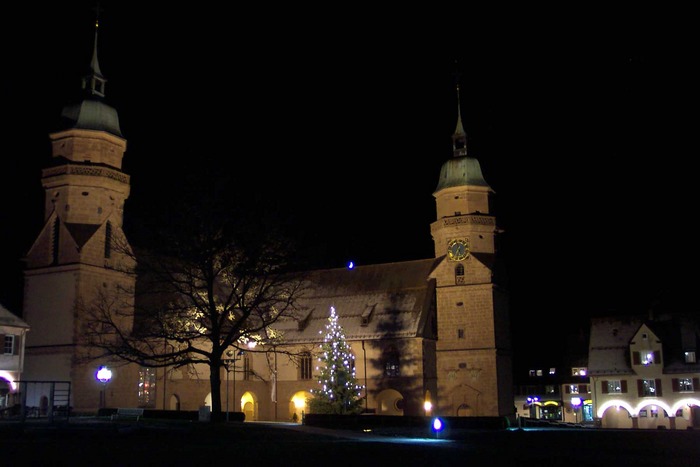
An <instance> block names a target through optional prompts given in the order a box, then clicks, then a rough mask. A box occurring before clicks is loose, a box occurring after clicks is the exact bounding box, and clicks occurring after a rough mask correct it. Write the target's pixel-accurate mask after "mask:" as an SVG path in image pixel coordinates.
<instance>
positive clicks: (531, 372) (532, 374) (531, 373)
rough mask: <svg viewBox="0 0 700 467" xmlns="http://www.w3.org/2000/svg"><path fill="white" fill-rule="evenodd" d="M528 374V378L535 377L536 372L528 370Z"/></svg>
mask: <svg viewBox="0 0 700 467" xmlns="http://www.w3.org/2000/svg"><path fill="white" fill-rule="evenodd" d="M528 374H529V375H530V376H537V371H536V370H530V371H529V372H528Z"/></svg>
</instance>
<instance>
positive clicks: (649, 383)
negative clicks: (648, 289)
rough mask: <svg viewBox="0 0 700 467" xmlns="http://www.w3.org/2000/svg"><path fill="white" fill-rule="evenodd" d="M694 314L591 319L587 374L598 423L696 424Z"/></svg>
mask: <svg viewBox="0 0 700 467" xmlns="http://www.w3.org/2000/svg"><path fill="white" fill-rule="evenodd" d="M698 342H700V327H699V323H698V319H697V316H693V315H684V314H664V315H659V316H653V315H650V316H648V317H638V316H621V317H606V318H596V319H593V320H592V323H591V339H590V346H589V376H590V380H591V394H592V399H593V408H594V410H595V417H596V418H597V419H598V420H599V422H600V425H601V426H602V427H603V428H640V429H658V428H667V429H672V430H684V429H688V428H700V364H699V363H698V361H697V351H698Z"/></svg>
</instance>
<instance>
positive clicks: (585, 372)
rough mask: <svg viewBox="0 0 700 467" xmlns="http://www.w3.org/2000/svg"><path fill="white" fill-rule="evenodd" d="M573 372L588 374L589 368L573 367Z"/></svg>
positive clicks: (579, 374)
mask: <svg viewBox="0 0 700 467" xmlns="http://www.w3.org/2000/svg"><path fill="white" fill-rule="evenodd" d="M571 374H572V375H573V376H586V375H587V374H588V368H585V367H579V368H572V369H571Z"/></svg>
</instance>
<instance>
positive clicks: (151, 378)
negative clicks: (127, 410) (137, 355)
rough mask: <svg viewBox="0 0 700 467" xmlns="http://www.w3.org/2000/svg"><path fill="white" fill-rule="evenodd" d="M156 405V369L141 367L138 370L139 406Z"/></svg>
mask: <svg viewBox="0 0 700 467" xmlns="http://www.w3.org/2000/svg"><path fill="white" fill-rule="evenodd" d="M155 406H156V370H155V368H141V369H140V370H139V407H155Z"/></svg>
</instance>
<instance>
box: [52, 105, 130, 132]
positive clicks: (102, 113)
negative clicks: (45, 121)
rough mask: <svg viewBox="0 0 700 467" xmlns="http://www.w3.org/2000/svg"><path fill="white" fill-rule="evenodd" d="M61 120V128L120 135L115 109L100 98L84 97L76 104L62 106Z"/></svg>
mask: <svg viewBox="0 0 700 467" xmlns="http://www.w3.org/2000/svg"><path fill="white" fill-rule="evenodd" d="M61 120H62V124H61V129H64V130H67V129H72V128H77V129H80V130H97V131H106V132H108V133H111V134H113V135H115V136H119V137H121V136H122V132H121V129H120V127H119V116H118V115H117V111H116V109H114V107H111V106H109V105H107V104H105V103H104V102H102V101H100V100H96V99H90V98H86V99H83V100H82V101H81V102H79V103H77V104H74V105H69V106H66V107H64V109H63V113H62V114H61Z"/></svg>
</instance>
